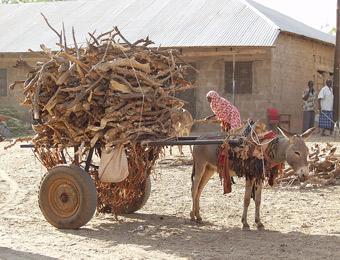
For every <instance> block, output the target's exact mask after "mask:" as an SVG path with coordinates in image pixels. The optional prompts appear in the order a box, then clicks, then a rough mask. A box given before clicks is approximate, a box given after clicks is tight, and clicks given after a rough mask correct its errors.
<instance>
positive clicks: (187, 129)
mask: <svg viewBox="0 0 340 260" xmlns="http://www.w3.org/2000/svg"><path fill="white" fill-rule="evenodd" d="M193 125H194V119H193V118H192V115H191V113H190V112H189V111H188V110H186V109H184V108H179V109H178V111H177V113H174V115H173V116H172V126H173V127H174V129H175V133H176V136H178V137H180V136H189V135H190V133H191V129H192V126H193ZM178 150H179V153H180V155H183V154H184V153H183V147H182V146H181V145H179V146H178ZM190 152H191V153H192V148H191V146H190ZM170 154H171V155H172V147H171V146H170Z"/></svg>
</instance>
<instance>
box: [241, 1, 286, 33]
mask: <svg viewBox="0 0 340 260" xmlns="http://www.w3.org/2000/svg"><path fill="white" fill-rule="evenodd" d="M239 1H240V2H243V3H244V4H245V5H246V6H248V7H249V8H250V9H252V10H253V11H254V12H255V13H256V14H257V15H259V16H260V17H261V18H263V19H264V20H266V21H267V22H268V23H269V24H271V25H272V26H273V27H274V28H275V29H276V30H278V31H281V28H280V26H278V25H277V24H276V23H274V22H273V21H272V20H271V19H270V18H269V17H268V16H266V15H265V14H264V13H262V12H261V11H260V10H259V9H257V8H256V7H255V6H253V5H252V4H251V3H249V2H248V0H239Z"/></svg>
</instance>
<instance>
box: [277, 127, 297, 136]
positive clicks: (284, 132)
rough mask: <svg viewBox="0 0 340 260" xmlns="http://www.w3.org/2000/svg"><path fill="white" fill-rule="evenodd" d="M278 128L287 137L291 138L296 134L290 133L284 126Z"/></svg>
mask: <svg viewBox="0 0 340 260" xmlns="http://www.w3.org/2000/svg"><path fill="white" fill-rule="evenodd" d="M277 129H278V130H279V131H280V133H281V134H282V135H283V136H284V137H285V138H287V139H289V138H291V137H292V136H294V134H292V133H290V132H289V131H288V130H286V129H284V128H282V127H279V126H278V127H277Z"/></svg>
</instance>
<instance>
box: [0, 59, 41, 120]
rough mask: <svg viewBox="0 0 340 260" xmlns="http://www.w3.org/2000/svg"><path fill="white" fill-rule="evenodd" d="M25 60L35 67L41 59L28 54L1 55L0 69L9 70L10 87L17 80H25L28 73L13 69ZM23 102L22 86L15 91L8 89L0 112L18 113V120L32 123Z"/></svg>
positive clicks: (1, 98) (2, 99)
mask: <svg viewBox="0 0 340 260" xmlns="http://www.w3.org/2000/svg"><path fill="white" fill-rule="evenodd" d="M20 57H21V58H23V59H24V60H25V61H26V62H28V63H29V64H30V65H34V64H35V63H36V62H37V61H38V60H40V59H41V58H37V57H32V55H28V56H27V54H20V53H18V54H6V53H1V54H0V69H7V84H8V86H9V85H10V84H12V83H13V82H14V81H16V80H24V79H25V78H26V73H27V72H26V71H24V70H22V69H20V70H18V69H16V68H13V66H14V65H15V64H16V61H17V60H18V59H19V58H20ZM22 101H23V94H22V85H18V86H17V87H16V88H15V89H14V90H10V89H7V96H6V97H0V110H1V109H3V110H11V111H16V114H17V118H19V119H21V120H24V121H26V122H29V121H30V117H31V116H30V113H29V111H28V110H27V109H26V108H24V107H22V106H21V105H20V103H21V102H22Z"/></svg>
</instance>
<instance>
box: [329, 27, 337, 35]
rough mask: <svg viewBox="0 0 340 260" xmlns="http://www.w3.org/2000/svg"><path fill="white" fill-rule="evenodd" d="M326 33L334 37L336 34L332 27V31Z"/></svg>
mask: <svg viewBox="0 0 340 260" xmlns="http://www.w3.org/2000/svg"><path fill="white" fill-rule="evenodd" d="M328 33H329V34H331V35H335V34H336V28H335V27H333V28H332V30H330V31H329V32H328Z"/></svg>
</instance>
